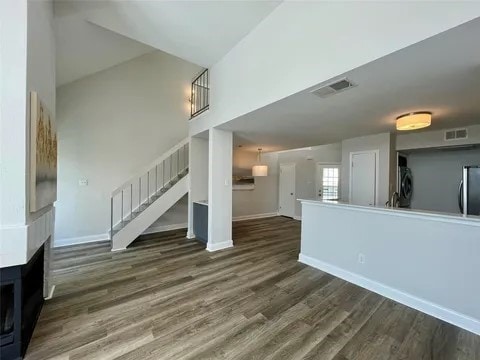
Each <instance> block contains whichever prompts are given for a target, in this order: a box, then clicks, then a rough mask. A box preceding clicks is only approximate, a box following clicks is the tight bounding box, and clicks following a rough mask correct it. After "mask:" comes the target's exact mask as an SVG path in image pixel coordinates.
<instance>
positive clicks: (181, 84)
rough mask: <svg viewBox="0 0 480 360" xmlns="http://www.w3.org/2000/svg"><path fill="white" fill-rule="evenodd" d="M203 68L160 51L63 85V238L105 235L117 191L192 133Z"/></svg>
mask: <svg viewBox="0 0 480 360" xmlns="http://www.w3.org/2000/svg"><path fill="white" fill-rule="evenodd" d="M198 71H199V67H197V66H196V65H193V64H190V63H188V62H185V61H183V60H180V59H178V58H175V57H173V56H170V55H167V54H165V53H162V52H154V53H151V54H147V55H143V56H141V57H138V58H136V59H133V60H131V61H128V62H125V63H122V64H120V65H117V66H114V67H112V68H110V69H107V70H105V71H101V72H99V73H97V74H94V75H92V76H89V77H86V78H83V79H81V80H78V81H75V82H73V83H71V84H68V85H64V86H61V87H60V88H58V89H57V123H58V137H59V173H58V180H59V181H58V201H57V209H58V210H57V224H56V237H57V239H60V240H62V243H65V239H71V241H77V240H78V238H80V241H81V238H82V237H95V236H99V237H100V238H101V237H105V233H106V232H107V230H108V229H109V228H110V193H111V191H112V190H114V189H115V188H116V187H117V186H119V185H120V184H122V183H123V182H124V181H126V180H128V179H129V178H130V177H131V176H132V175H134V174H135V173H136V170H138V169H141V168H142V167H143V166H145V165H147V164H149V163H150V162H152V161H153V160H154V159H156V158H157V157H159V156H160V155H161V154H162V153H164V152H165V151H166V150H168V149H170V148H171V147H173V146H174V145H175V144H177V143H178V142H180V141H181V140H182V139H184V138H185V137H186V136H187V131H188V130H187V127H188V121H187V120H188V117H189V103H188V101H187V99H188V91H189V89H190V83H191V79H192V78H193V76H194V75H195V74H196V73H197V72H198ZM80 179H87V180H88V186H85V187H80V186H79V185H78V181H79V180H80ZM182 211H183V210H182ZM183 223H186V217H185V220H184V221H183ZM66 241H67V242H68V240H66Z"/></svg>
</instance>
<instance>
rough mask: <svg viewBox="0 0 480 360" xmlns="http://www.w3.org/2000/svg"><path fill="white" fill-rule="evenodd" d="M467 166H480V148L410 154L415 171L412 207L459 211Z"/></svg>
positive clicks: (413, 170)
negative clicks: (464, 171)
mask: <svg viewBox="0 0 480 360" xmlns="http://www.w3.org/2000/svg"><path fill="white" fill-rule="evenodd" d="M464 165H480V149H478V148H476V149H470V150H449V151H448V150H442V151H440V150H429V151H417V152H412V153H410V154H409V155H408V167H409V168H410V169H411V170H412V174H413V197H412V202H411V207H412V209H424V210H432V211H443V212H448V213H456V214H459V213H460V210H459V208H458V186H459V183H460V181H461V180H462V168H463V166H464Z"/></svg>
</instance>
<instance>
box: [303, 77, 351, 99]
mask: <svg viewBox="0 0 480 360" xmlns="http://www.w3.org/2000/svg"><path fill="white" fill-rule="evenodd" d="M355 86H357V84H355V83H353V82H351V81H350V80H349V79H347V78H343V79H340V80H337V81H335V82H333V83H330V84H327V85H323V86H322V87H321V88H318V89H315V90H313V91H312V94H314V95H317V96H319V97H321V98H326V97H328V96H331V95H333V94H337V93H339V92H342V91H345V90H348V89H351V88H353V87H355Z"/></svg>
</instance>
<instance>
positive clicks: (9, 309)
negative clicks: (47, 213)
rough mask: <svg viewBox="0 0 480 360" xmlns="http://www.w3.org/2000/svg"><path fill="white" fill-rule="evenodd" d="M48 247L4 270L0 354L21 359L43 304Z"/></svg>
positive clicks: (0, 297)
mask: <svg viewBox="0 0 480 360" xmlns="http://www.w3.org/2000/svg"><path fill="white" fill-rule="evenodd" d="M43 281H44V247H43V246H42V247H41V248H40V249H39V250H37V252H36V253H35V255H33V256H32V258H31V259H30V261H29V262H28V263H27V264H25V265H18V266H10V267H6V268H1V269H0V353H1V354H2V356H1V357H2V360H10V359H20V358H22V357H23V356H24V355H25V352H26V351H27V347H28V343H29V342H30V338H31V337H32V334H33V330H34V329H35V325H36V323H37V319H38V316H39V315H40V311H41V309H42V306H43V302H44V299H43Z"/></svg>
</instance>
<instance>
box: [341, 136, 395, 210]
mask: <svg viewBox="0 0 480 360" xmlns="http://www.w3.org/2000/svg"><path fill="white" fill-rule="evenodd" d="M392 141H393V139H392V136H391V135H390V133H383V134H377V135H369V136H362V137H358V138H353V139H347V140H343V141H342V178H341V183H342V192H341V197H342V200H344V201H348V200H349V190H350V170H351V168H350V153H352V152H355V151H366V150H379V157H380V159H379V163H378V172H379V184H378V187H377V190H378V199H379V203H378V204H377V205H380V206H382V205H384V204H385V202H387V201H388V200H389V197H390V196H389V194H390V192H391V191H393V190H394V180H395V179H393V178H392V175H393V174H394V172H393V171H392V170H391V168H390V167H391V166H393V167H395V166H396V162H391V160H392V159H391V150H392V146H391V142H392Z"/></svg>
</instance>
